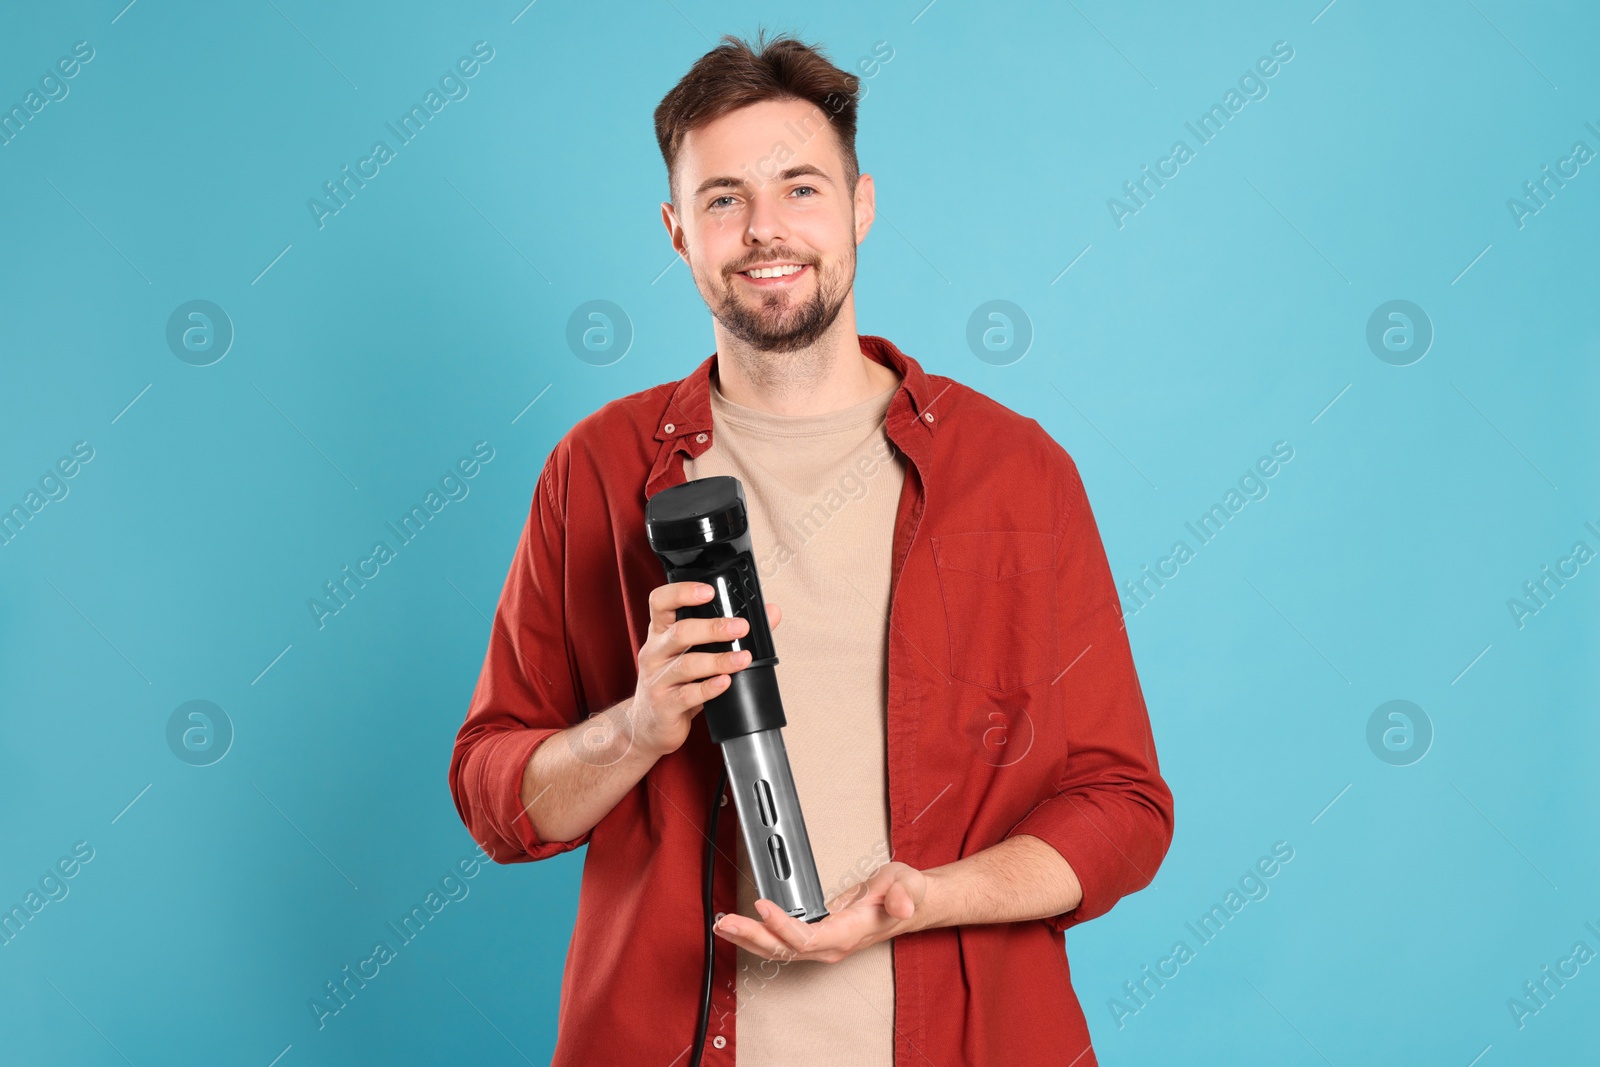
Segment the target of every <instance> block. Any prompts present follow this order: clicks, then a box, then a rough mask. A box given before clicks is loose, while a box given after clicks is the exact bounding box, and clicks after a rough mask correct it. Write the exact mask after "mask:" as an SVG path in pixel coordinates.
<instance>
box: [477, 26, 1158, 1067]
mask: <svg viewBox="0 0 1600 1067" xmlns="http://www.w3.org/2000/svg"><path fill="white" fill-rule="evenodd" d="M858 89H859V80H858V79H857V78H856V77H855V76H854V75H851V74H848V73H845V72H843V71H840V70H838V69H837V68H835V67H834V66H832V65H831V64H830V63H829V62H828V61H827V60H826V59H825V58H824V57H823V56H822V55H821V54H820V53H818V52H817V51H814V50H813V49H811V48H809V47H807V46H805V45H803V44H801V43H800V42H798V41H795V40H793V39H788V38H783V37H780V38H778V39H776V40H773V41H772V42H770V43H768V44H763V43H762V42H761V40H760V39H759V38H758V41H757V44H756V47H755V48H753V49H752V48H751V47H750V46H748V45H746V44H744V43H743V42H741V41H739V40H737V39H736V38H733V37H731V36H730V37H726V38H724V43H723V44H722V45H720V46H719V47H717V48H716V49H714V50H713V51H711V52H709V53H707V54H706V55H705V56H704V57H702V58H701V59H700V60H699V61H698V62H697V63H696V64H695V65H694V67H693V68H692V69H691V70H690V71H689V73H688V74H687V75H686V76H685V77H684V79H683V80H682V81H681V82H680V83H679V84H678V85H677V86H676V87H675V88H674V89H673V90H672V91H671V92H670V93H668V94H667V96H666V98H665V99H664V100H663V101H662V102H661V104H660V106H659V107H658V108H657V110H656V115H655V119H656V132H657V139H658V141H659V143H660V147H661V151H662V155H663V157H664V159H665V161H666V164H667V173H668V181H669V187H670V193H671V200H670V201H669V202H667V203H663V204H662V206H661V211H662V220H663V222H664V223H665V225H666V228H667V230H668V232H669V233H670V234H671V238H672V243H673V247H674V248H675V249H676V250H677V251H678V253H679V255H680V256H682V258H683V260H684V262H685V263H686V264H687V265H688V266H689V268H690V270H691V271H692V272H693V275H694V280H695V285H696V286H697V288H698V289H699V291H700V294H701V296H702V297H704V299H705V301H706V304H707V306H708V307H709V308H710V310H711V313H712V316H713V320H714V321H713V332H714V335H715V339H716V351H715V353H714V354H713V355H711V356H710V357H709V358H707V359H706V360H705V361H704V362H703V363H701V364H700V365H699V367H698V368H696V369H695V371H694V372H693V373H691V374H690V375H689V376H688V377H687V378H684V379H682V380H681V381H678V382H672V383H668V384H665V385H662V386H658V387H656V388H653V389H649V390H645V391H643V392H639V393H634V394H632V395H630V396H626V397H623V398H621V399H620V400H616V401H613V402H611V403H609V404H606V405H605V406H604V407H602V408H601V409H600V410H599V411H597V412H595V413H594V414H592V415H590V416H588V417H586V418H585V419H583V420H582V421H580V422H579V423H578V424H577V425H576V426H574V427H573V428H572V429H571V430H570V431H569V432H568V433H567V435H566V436H565V437H563V438H562V440H561V441H560V442H559V443H558V444H557V445H556V447H555V449H554V450H553V451H552V452H551V454H550V456H549V458H548V459H547V460H546V462H545V465H544V468H543V470H542V471H541V472H540V475H539V479H538V484H537V486H536V487H535V489H534V494H533V505H532V509H531V512H530V515H529V518H528V523H527V526H526V528H525V529H524V531H523V534H522V538H521V541H520V543H519V544H518V546H517V552H516V557H515V559H514V560H513V563H512V566H511V572H510V575H509V577H508V578H507V581H506V585H505V589H504V591H503V593H502V596H501V600H500V605H499V608H498V611H497V614H496V616H495V622H494V627H493V631H492V634H491V637H490V641H489V649H488V654H487V657H486V659H485V662H484V667H483V672H482V675H481V677H480V679H479V682H478V687H477V690H476V692H475V693H474V696H473V700H472V704H471V707H470V709H469V711H468V714H467V718H466V722H465V723H464V724H463V726H462V728H461V731H460V733H459V734H458V735H457V739H456V744H455V749H454V753H453V757H452V760H451V766H450V787H451V791H452V795H453V796H454V798H455V803H456V806H457V809H458V811H459V812H460V814H461V817H462V819H463V821H464V822H465V823H466V825H467V826H468V828H469V829H470V830H471V831H472V834H473V836H474V837H475V838H477V839H478V840H479V841H481V842H482V843H483V844H484V846H485V848H486V849H487V850H488V851H489V852H490V854H491V855H492V856H493V857H494V859H495V860H497V861H498V862H501V863H514V862H522V861H529V860H539V859H544V858H546V857H549V856H553V855H557V854H559V853H562V852H566V851H569V850H571V849H574V848H577V847H578V846H580V845H585V844H587V845H588V846H589V851H588V855H587V858H586V860H585V864H584V871H583V881H582V886H581V890H580V898H579V906H578V916H577V922H576V928H575V930H574V932H573V937H572V942H571V947H570V949H569V952H568V956H567V963H566V973H565V980H564V985H563V991H562V998H561V1008H560V1029H559V1034H558V1039H557V1044H556V1050H555V1056H554V1061H553V1063H554V1064H555V1067H564V1065H572V1064H607V1065H609V1064H616V1063H636V1064H644V1065H661V1067H666V1065H668V1064H674V1063H676V1064H684V1063H687V1062H688V1059H689V1056H688V1052H689V1048H690V1046H691V1044H692V1043H693V1040H694V1037H695V1029H696V1021H697V1017H698V1013H699V999H700V993H701V989H702V985H703V982H704V980H705V979H704V976H703V957H702V950H703V945H704V937H705V931H704V927H703V925H702V911H701V893H702V889H703V886H702V877H701V863H702V848H703V846H704V844H705V835H706V834H707V832H708V830H709V825H710V815H711V804H712V803H715V802H717V800H716V798H713V797H712V796H711V792H712V790H713V788H714V784H715V783H716V781H717V778H718V771H719V765H720V761H721V756H720V752H719V750H718V749H717V747H716V746H715V745H713V744H712V743H711V741H710V740H709V738H708V737H707V735H706V732H705V730H704V729H703V728H697V727H696V726H695V722H694V720H695V718H696V716H697V714H698V712H699V711H700V710H701V709H702V706H703V704H704V701H705V700H707V699H709V698H710V697H713V696H715V695H716V694H717V693H719V692H721V691H723V690H724V689H725V688H726V686H727V684H728V682H727V679H728V676H729V675H730V674H731V673H732V672H734V671H737V670H739V669H741V668H742V667H743V666H744V664H745V658H746V657H747V655H748V654H747V653H742V652H728V653H708V652H696V651H691V649H693V648H694V647H695V646H697V645H708V644H712V643H715V642H728V641H730V640H733V639H735V638H737V637H738V636H739V635H741V634H743V633H744V632H746V624H745V623H744V621H743V620H738V621H735V622H734V623H733V624H732V625H731V626H729V625H728V624H726V623H725V622H724V621H721V620H709V619H685V620H684V621H682V622H675V621H674V620H675V618H676V611H677V609H678V608H679V607H681V606H684V605H689V604H695V603H698V602H700V601H701V600H703V599H704V597H705V596H706V595H707V593H708V591H707V590H706V589H705V588H704V587H700V586H697V585H696V583H689V582H683V583H674V584H664V574H663V570H662V567H661V564H660V562H659V561H658V560H657V559H656V557H655V556H654V554H653V553H652V552H651V550H650V547H649V544H648V541H647V539H646V537H645V532H644V518H643V515H644V504H645V501H646V499H647V498H648V497H650V496H652V495H654V494H655V493H657V492H659V491H661V490H662V489H664V488H666V487H668V486H671V485H676V484H679V483H681V482H683V481H686V480H689V479H691V478H700V477H707V476H711V475H722V474H732V475H735V476H737V477H738V478H739V479H740V481H741V482H742V483H743V485H744V487H745V491H746V495H747V499H748V503H749V506H750V511H751V529H752V537H753V544H754V546H755V551H756V555H757V558H758V562H759V567H760V578H761V582H762V587H763V591H764V594H765V597H766V599H767V602H768V613H769V616H770V620H769V621H770V622H771V623H772V625H774V627H776V629H775V631H774V638H775V641H776V643H777V649H778V656H779V665H778V667H777V671H778V679H779V685H780V688H781V691H782V693H783V699H784V706H785V709H786V712H787V716H788V726H787V727H785V729H784V736H785V741H786V743H787V746H788V749H789V754H790V759H791V764H792V766H793V769H794V776H795V780H796V783H797V787H798V790H799V793H800V798H801V804H802V807H803V809H804V812H805V817H806V821H807V826H808V830H809V836H810V838H811V841H812V845H813V848H814V851H815V853H816V858H817V866H818V871H819V873H820V875H821V878H822V884H823V888H824V891H825V893H826V894H828V904H827V906H828V910H829V912H830V914H829V915H828V916H827V917H826V918H825V919H823V920H822V921H820V922H818V923H815V924H809V925H808V924H805V923H802V922H799V921H797V920H795V919H793V918H791V917H790V916H788V915H786V914H784V913H783V912H781V911H780V910H779V909H778V908H777V907H776V906H775V905H773V904H772V903H771V902H770V901H766V900H759V901H758V900H756V899H754V897H755V888H754V879H753V877H752V876H751V874H750V866H749V862H750V861H749V857H748V856H747V855H745V852H744V848H743V843H742V839H741V835H740V834H739V831H738V827H737V826H736V821H737V820H736V818H735V817H734V816H733V812H734V809H733V807H732V806H726V805H727V797H726V795H724V796H723V797H722V798H721V799H720V803H721V804H722V805H724V807H723V808H722V811H721V815H722V816H723V817H720V818H719V820H718V827H717V835H716V842H715V844H716V848H717V854H716V868H715V872H714V879H713V885H714V895H715V898H714V906H715V909H716V911H717V915H718V919H717V924H716V933H717V935H718V937H717V940H716V948H715V959H714V963H713V968H712V992H713V997H712V1010H711V1014H710V1021H709V1035H710V1040H709V1042H708V1043H707V1047H706V1048H705V1050H704V1054H705V1059H704V1062H705V1063H708V1064H724V1065H732V1064H735V1063H737V1064H740V1065H742V1067H750V1065H778V1064H784V1065H787V1064H835V1063H838V1064H852V1065H860V1064H868V1065H880V1064H881V1065H888V1064H891V1063H896V1064H924V1063H932V1064H939V1065H941V1067H943V1065H953V1064H969V1063H970V1064H1005V1065H1006V1067H1032V1065H1039V1067H1043V1065H1045V1064H1049V1065H1052V1067H1066V1065H1068V1064H1071V1065H1073V1067H1090V1065H1092V1064H1094V1063H1096V1062H1097V1061H1096V1059H1095V1055H1094V1052H1093V1051H1092V1049H1091V1048H1090V1046H1089V1035H1088V1029H1087V1027H1086V1025H1085V1022H1084V1017H1083V1013H1082V1011H1081V1010H1080V1008H1079V1005H1078V1002H1077V999H1076V997H1075V995H1074V993H1073V990H1072V986H1071V982H1070V977H1069V974H1068V970H1067V966H1066V960H1065V946H1064V939H1063V931H1064V930H1065V929H1066V928H1067V927H1069V926H1073V925H1075V924H1077V923H1079V922H1083V921H1085V920H1088V919H1091V918H1094V917H1095V916H1098V915H1101V914H1104V913H1105V912H1106V911H1108V910H1109V909H1110V908H1111V907H1112V905H1113V904H1115V903H1116V901H1117V900H1118V899H1120V898H1121V897H1123V896H1125V895H1126V894H1128V893H1131V892H1134V891H1136V890H1137V889H1140V888H1142V887H1143V886H1145V885H1146V884H1148V883H1149V881H1150V879H1151V878H1152V877H1153V876H1154V874H1155V871H1156V868H1157V867H1158V866H1159V864H1160V862H1161V860H1162V858H1163V857H1164V856H1165V854H1166V850H1167V847H1168V845H1169V843H1170V841H1171V837H1172V827H1173V814H1172V812H1173V806H1172V795H1171V792H1170V790H1169V789H1168V787H1167V784H1166V782H1165V781H1164V780H1163V779H1162V777H1161V775H1160V770H1159V767H1158V765H1157V760H1156V754H1155V748H1154V743H1153V740H1152V737H1151V730H1150V724H1149V719H1148V716H1147V714H1146V709H1145V705H1144V700H1143V695H1142V693H1141V691H1140V688H1139V684H1138V678H1137V676H1136V674H1135V671H1134V666H1133V660H1132V656H1131V653H1130V650H1129V646H1128V641H1127V635H1126V632H1125V631H1124V629H1123V627H1122V619H1121V614H1120V608H1119V602H1118V598H1117V594H1116V590H1115V587H1114V585H1113V581H1112V577H1111V573H1110V569H1109V567H1108V566H1107V563H1106V558H1105V552H1104V550H1103V548H1102V546H1101V542H1100V537H1099V533H1098V529H1097V526H1096V524H1095V521H1094V517H1093V515H1092V513H1091V511H1090V509H1089V503H1088V499H1087V497H1086V496H1085V493H1084V488H1083V483H1082V481H1081V479H1080V478H1079V476H1078V472H1077V468H1076V466H1075V465H1074V464H1073V461H1072V459H1071V458H1070V457H1069V456H1068V455H1067V453H1066V452H1065V451H1064V450H1062V448H1061V447H1060V446H1059V445H1058V444H1057V443H1056V442H1055V441H1054V440H1052V439H1051V438H1050V437H1049V435H1048V434H1046V433H1045V432H1044V430H1043V429H1042V428H1041V427H1040V426H1039V424H1038V423H1036V422H1035V421H1033V420H1032V419H1029V418H1026V417H1024V416H1021V415H1019V414H1017V413H1015V412H1012V411H1010V410H1008V409H1007V408H1005V407H1003V406H1001V405H999V404H997V403H996V402H994V401H992V400H990V399H988V398H987V397H985V396H983V395H982V394H980V393H978V392H976V391H974V390H972V389H969V388H967V387H966V386H964V385H962V384H960V383H959V382H957V381H955V380H953V379H950V378H945V377H941V376H938V375H929V374H926V373H924V372H923V370H922V368H921V366H920V364H919V363H918V362H917V361H916V360H914V359H912V358H911V357H910V356H908V355H905V354H904V353H902V352H900V350H899V349H898V348H896V347H895V346H894V345H893V344H891V343H890V342H888V341H887V340H885V339H883V338H880V337H875V336H870V335H859V334H857V332H856V318H855V302H854V295H853V292H852V289H853V284H854V280H855V264H856V246H857V245H858V244H859V243H860V242H861V241H863V240H864V239H865V238H866V235H867V232H868V231H869V230H870V228H871V225H872V221H873V205H874V193H873V181H872V178H871V176H870V175H864V174H860V172H859V167H858V164H857V160H856V154H855V124H856V105H855V101H856V95H857V92H858ZM785 619H786V620H787V621H783V620H785Z"/></svg>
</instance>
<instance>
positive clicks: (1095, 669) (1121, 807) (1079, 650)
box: [1006, 451, 1173, 931]
mask: <svg viewBox="0 0 1600 1067" xmlns="http://www.w3.org/2000/svg"><path fill="white" fill-rule="evenodd" d="M1061 458H1062V462H1063V471H1064V473H1065V475H1066V478H1065V486H1064V491H1063V493H1062V495H1061V497H1060V499H1061V501H1062V504H1061V509H1062V512H1061V513H1062V522H1063V525H1062V528H1061V529H1062V537H1061V539H1060V543H1059V545H1058V547H1057V558H1056V561H1055V572H1056V582H1057V585H1056V597H1057V600H1056V603H1057V611H1058V613H1059V619H1060V625H1059V628H1058V639H1059V646H1058V648H1059V656H1060V660H1059V662H1061V663H1062V664H1063V665H1070V666H1066V667H1065V670H1064V673H1063V674H1062V675H1061V676H1060V677H1059V678H1058V679H1057V680H1056V681H1055V682H1054V683H1053V684H1054V685H1057V686H1061V687H1062V689H1063V691H1062V693H1061V694H1060V697H1059V698H1058V699H1059V701H1060V706H1061V707H1062V708H1063V709H1064V710H1065V714H1066V736H1067V754H1066V759H1065V763H1064V768H1065V769H1064V772H1063V773H1062V774H1061V776H1060V777H1059V779H1058V780H1057V781H1056V783H1055V791H1054V792H1053V793H1052V794H1051V795H1049V796H1045V797H1042V798H1041V799H1040V800H1039V802H1038V803H1037V804H1036V805H1035V806H1034V807H1033V808H1032V809H1031V810H1030V811H1029V812H1028V813H1027V815H1025V816H1023V818H1022V819H1021V821H1019V822H1018V823H1017V824H1016V825H1015V826H1014V827H1012V828H1011V830H1010V831H1009V832H1008V833H1007V834H1006V836H1007V837H1012V836H1015V835H1017V834H1031V835H1032V836H1034V837H1037V838H1040V839H1041V840H1043V841H1045V842H1047V843H1048V844H1049V845H1050V846H1051V847H1053V848H1054V849H1055V850H1056V851H1057V852H1059V853H1061V855H1062V857H1063V858H1064V859H1065V860H1066V861H1067V863H1069V864H1070V865H1071V866H1072V870H1073V872H1074V873H1075V874H1076V875H1077V876H1078V881H1079V882H1080V883H1081V885H1082V887H1083V899H1082V900H1081V901H1080V902H1079V904H1078V905H1077V907H1075V908H1073V909H1072V910H1071V911H1067V912H1063V913H1061V914H1059V915H1055V916H1051V917H1050V918H1048V919H1047V920H1045V921H1046V922H1047V923H1048V924H1049V925H1050V927H1051V929H1053V930H1056V931H1062V930H1065V929H1066V928H1068V927H1070V926H1075V925H1076V924H1078V923H1081V922H1086V921H1087V920H1089V919H1093V918H1096V917H1098V916H1100V915H1104V914H1105V913H1106V912H1108V911H1110V910H1111V908H1112V906H1113V905H1115V904H1116V902H1117V901H1118V900H1120V899H1122V898H1123V897H1124V896H1127V895H1128V894H1129V893H1133V892H1136V891H1137V890H1139V889H1142V888H1144V887H1145V886H1146V885H1148V884H1149V883H1150V881H1151V879H1152V878H1154V877H1155V872H1156V868H1157V867H1159V866H1160V864H1161V861H1162V859H1163V858H1164V857H1165V856H1166V853H1167V848H1168V846H1169V845H1170V844H1171V843H1172V831H1173V803H1172V791H1171V790H1170V789H1169V788H1168V786H1167V783H1166V781H1165V780H1164V779H1163V778H1162V777H1161V771H1160V767H1159V765H1158V763H1157V760H1156V750H1155V739H1154V737H1153V735H1152V733H1151V729H1150V717H1149V713H1148V711H1147V709H1146V707H1145V702H1144V693H1143V690H1142V689H1141V688H1140V686H1139V678H1138V674H1137V673H1136V672H1135V670H1134V665H1133V653H1132V650H1131V649H1130V647H1129V645H1128V634H1127V630H1126V628H1125V626H1124V624H1123V618H1122V611H1121V605H1120V602H1119V600H1118V598H1117V592H1116V585H1115V582H1114V580H1113V578H1112V576H1111V568H1110V566H1109V564H1108V563H1107V562H1106V554H1105V548H1104V546H1103V545H1102V543H1101V540H1100V532H1099V528H1098V526H1097V524H1096V523H1095V520H1094V513H1093V512H1092V511H1091V510H1090V507H1089V499H1088V495H1087V493H1086V492H1085V491H1084V487H1083V481H1082V479H1081V477H1080V476H1079V474H1078V470H1077V467H1076V465H1075V464H1074V463H1073V461H1072V459H1071V457H1070V456H1068V455H1067V453H1066V452H1065V451H1062V452H1061Z"/></svg>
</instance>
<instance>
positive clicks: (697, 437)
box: [694, 433, 727, 803]
mask: <svg viewBox="0 0 1600 1067" xmlns="http://www.w3.org/2000/svg"><path fill="white" fill-rule="evenodd" d="M694 439H695V440H696V441H699V442H700V443H701V444H705V442H706V435H705V434H703V433H697V434H695V435H694ZM723 802H724V803H726V802H727V798H726V797H724V798H723Z"/></svg>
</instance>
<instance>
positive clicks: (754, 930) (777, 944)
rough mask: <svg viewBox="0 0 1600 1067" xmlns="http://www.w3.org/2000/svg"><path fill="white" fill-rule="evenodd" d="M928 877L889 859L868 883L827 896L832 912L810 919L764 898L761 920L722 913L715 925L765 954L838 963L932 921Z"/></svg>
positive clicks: (759, 908)
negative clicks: (929, 908)
mask: <svg viewBox="0 0 1600 1067" xmlns="http://www.w3.org/2000/svg"><path fill="white" fill-rule="evenodd" d="M927 896H928V876H927V875H926V874H924V873H923V872H922V871H919V870H917V869H916V868H915V867H912V866H910V865H909V864H905V863H899V862H896V861H890V862H889V863H886V864H884V865H883V866H882V867H879V868H878V870H877V871H875V872H874V873H873V875H872V876H871V877H870V878H868V879H867V880H866V881H865V882H860V883H857V884H856V885H853V886H851V887H850V888H849V889H846V890H845V891H844V892H842V893H840V894H839V895H838V896H836V897H834V898H833V899H832V900H830V901H828V903H827V907H828V915H827V916H826V917H825V918H823V919H821V920H820V921H818V922H814V923H806V922H801V921H800V920H799V919H796V918H794V917H793V916H791V915H788V914H786V913H785V912H784V911H783V910H782V909H781V908H779V907H778V906H777V905H776V904H774V903H773V902H772V901H770V900H768V899H766V898H765V897H762V898H761V899H760V900H757V901H756V911H757V912H758V913H759V914H760V915H761V917H762V919H763V920H764V921H763V922H757V921H756V920H754V919H752V918H749V917H747V916H744V915H733V914H728V915H724V916H723V917H722V918H721V920H719V921H718V922H717V924H716V926H715V927H713V929H714V930H715V931H716V933H717V935H718V936H720V937H723V938H725V939H727V940H729V941H732V942H733V943H734V944H736V945H738V946H740V947H741V948H744V949H746V950H747V951H749V952H751V953H754V954H755V955H757V956H760V957H761V958H763V959H769V960H781V961H784V962H787V961H789V960H796V959H799V960H819V961H821V962H823V963H838V962H839V961H840V960H842V959H844V958H845V957H847V956H849V955H850V954H851V953H854V952H859V951H860V950H862V949H864V948H867V947H868V946H870V945H875V944H877V943H878V942H880V941H887V940H888V939H890V938H892V937H897V936H899V935H900V934H905V933H911V932H913V931H915V930H920V929H923V928H924V927H926V926H927V925H929V923H928V921H927V920H928V916H927V914H926V913H927V904H928V901H927Z"/></svg>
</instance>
